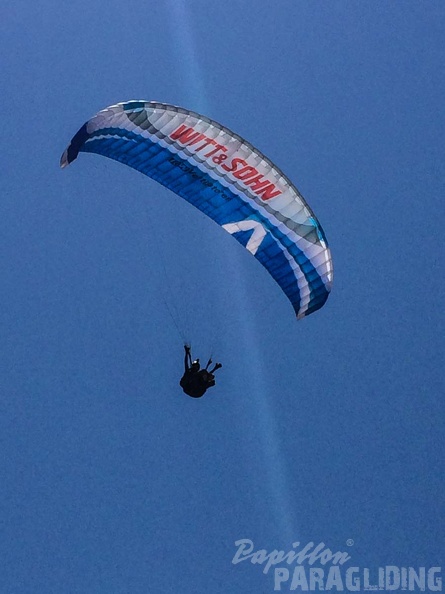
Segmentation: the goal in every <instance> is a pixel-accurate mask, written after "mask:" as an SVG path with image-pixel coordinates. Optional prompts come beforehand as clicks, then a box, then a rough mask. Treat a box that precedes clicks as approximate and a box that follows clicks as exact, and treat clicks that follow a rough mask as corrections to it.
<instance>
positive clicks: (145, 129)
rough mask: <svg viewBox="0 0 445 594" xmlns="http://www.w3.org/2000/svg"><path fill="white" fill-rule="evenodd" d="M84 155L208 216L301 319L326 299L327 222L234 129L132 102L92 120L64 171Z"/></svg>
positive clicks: (329, 270) (329, 274)
mask: <svg viewBox="0 0 445 594" xmlns="http://www.w3.org/2000/svg"><path fill="white" fill-rule="evenodd" d="M79 152H92V153H98V154H100V155H104V156H106V157H109V158H111V159H115V160H116V161H120V162H121V163H124V164H126V165H128V166H130V167H133V168H134V169H137V170H138V171H141V172H142V173H144V174H146V175H148V176H149V177H151V178H153V179H155V180H156V181H158V182H160V183H161V184H163V185H164V186H166V187H167V188H170V189H171V190H172V191H174V192H176V193H177V194H179V196H182V197H183V198H184V199H185V200H187V201H188V202H190V203H191V204H193V205H194V206H195V207H196V208H198V209H199V210H201V211H202V212H203V213H205V214H206V215H208V216H209V217H210V218H211V219H213V220H214V221H215V222H216V223H217V224H218V225H220V226H221V227H222V228H223V229H225V230H226V231H227V232H228V233H230V234H231V235H232V236H233V237H234V238H235V239H237V240H238V241H239V243H241V244H242V245H243V246H244V247H245V248H246V249H247V250H248V251H249V252H250V253H251V254H252V255H253V256H255V258H256V259H257V260H258V261H259V262H261V264H262V265H263V266H264V267H265V268H266V269H267V270H268V272H269V273H270V274H271V276H272V277H273V278H274V279H275V280H276V282H277V283H278V284H279V285H280V287H281V289H282V290H283V291H284V293H285V294H286V295H287V297H288V298H289V300H290V301H291V303H292V305H293V307H294V309H295V313H296V315H297V317H298V318H303V317H305V316H307V315H309V314H310V313H312V312H314V311H316V310H317V309H320V307H322V306H323V305H324V303H325V302H326V299H327V298H328V295H329V292H330V290H331V286H332V280H333V267H332V258H331V253H330V250H329V247H328V243H327V240H326V236H325V233H324V231H323V229H322V227H321V225H320V223H319V222H318V220H317V218H316V217H315V215H314V213H313V212H312V210H311V209H310V207H309V206H308V204H307V203H306V201H305V200H304V199H303V197H302V196H301V194H300V193H299V191H298V190H297V188H296V187H295V186H294V185H293V184H292V182H291V181H290V180H289V179H288V178H287V177H286V176H285V175H284V174H283V173H282V172H281V171H280V169H278V168H277V167H276V166H275V165H274V164H273V163H272V162H271V161H270V160H269V159H268V158H267V157H265V156H264V155H263V154H262V153H261V152H260V151H258V150H257V149H255V148H254V147H253V146H252V145H251V144H250V143H248V142H247V141H246V140H244V139H242V138H241V137H240V136H238V135H237V134H235V133H234V132H231V131H230V130H229V129H228V128H225V127H224V126H221V125H220V124H218V123H217V122H215V121H213V120H210V119H209V118H207V117H205V116H203V115H199V114H197V113H195V112H192V111H188V110H186V109H183V108H181V107H175V106H173V105H166V104H163V103H156V102H146V101H129V102H127V103H119V104H117V105H112V106H111V107H107V108H106V109H104V110H102V111H100V112H99V113H98V114H97V115H95V116H94V117H93V118H92V119H91V120H89V121H88V122H86V123H85V124H84V125H83V126H82V127H81V128H80V130H79V131H78V132H77V134H76V135H75V136H74V137H73V139H72V140H71V143H70V144H69V146H68V147H67V149H66V150H65V152H64V153H63V155H62V158H61V162H60V164H61V167H66V166H67V165H68V164H69V163H71V162H72V161H74V160H75V159H76V158H77V156H78V154H79Z"/></svg>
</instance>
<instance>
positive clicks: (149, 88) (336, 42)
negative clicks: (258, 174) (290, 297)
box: [0, 0, 445, 594]
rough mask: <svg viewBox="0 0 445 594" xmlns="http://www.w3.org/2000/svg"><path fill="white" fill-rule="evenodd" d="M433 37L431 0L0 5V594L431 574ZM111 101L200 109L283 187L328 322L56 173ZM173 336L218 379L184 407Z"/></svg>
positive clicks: (437, 280) (435, 419)
mask: <svg viewBox="0 0 445 594" xmlns="http://www.w3.org/2000/svg"><path fill="white" fill-rule="evenodd" d="M444 24H445V7H444V4H443V3H442V2H439V1H431V2H417V1H406V2H403V3H402V2H381V1H378V0H377V1H373V2H371V1H367V0H362V1H361V2H353V1H341V2H340V1H335V0H325V1H324V2H321V1H311V2H309V1H307V2H306V1H305V2H302V1H299V0H279V1H277V2H258V1H253V0H249V1H245V2H237V1H235V0H225V1H224V2H211V1H210V2H209V1H208V0H187V1H186V0H166V1H160V2H157V3H154V2H132V1H131V0H129V1H128V2H126V3H121V2H116V1H114V0H110V1H109V2H104V1H102V0H96V1H93V2H91V1H88V2H87V1H86V0H76V1H75V2H66V1H64V0H63V1H61V0H57V1H56V0H42V1H41V2H30V1H29V0H28V1H27V2H22V3H20V2H19V3H6V4H5V6H2V7H1V8H0V32H1V35H0V55H1V58H0V63H1V81H0V85H1V93H0V103H1V105H2V119H1V122H2V124H1V135H0V142H1V144H2V150H1V155H2V168H1V178H0V183H1V190H2V191H1V200H0V228H1V229H0V259H1V264H0V266H1V278H2V283H1V285H2V286H1V291H0V336H1V350H2V352H1V357H0V395H1V400H0V403H1V412H0V445H1V456H0V527H1V531H0V567H1V571H0V583H1V586H0V590H1V592H2V594H3V592H4V593H5V594H28V593H29V594H38V593H40V592H42V593H43V592H44V593H45V594H52V593H54V594H60V593H69V594H71V593H76V594H77V593H79V594H80V593H82V594H124V593H125V594H127V593H128V594H146V593H151V592H156V593H158V592H163V593H178V594H179V593H181V594H183V593H185V592H190V593H193V594H204V593H205V594H209V593H212V594H218V593H221V594H223V593H224V594H226V593H228V592H230V593H234V594H237V593H243V594H245V593H250V592H252V593H255V594H260V593H266V592H272V591H273V579H272V576H271V575H267V576H265V575H263V574H262V573H261V568H260V567H258V566H253V565H251V564H247V563H243V564H239V565H232V563H231V560H232V557H233V555H234V553H235V550H236V548H235V546H234V542H235V541H236V540H238V539H241V538H250V539H252V540H253V541H254V543H255V547H256V548H265V549H267V550H269V551H270V550H272V549H274V548H278V549H284V550H288V549H289V548H290V546H291V543H292V542H294V541H301V542H302V543H307V542H309V541H314V542H316V543H318V542H321V541H323V542H325V543H326V545H327V546H329V547H330V548H331V549H333V550H346V549H347V546H346V541H347V540H348V539H352V540H353V541H354V545H353V546H352V547H350V548H349V549H347V550H348V552H349V553H350V555H351V557H352V561H353V563H354V565H357V566H360V567H371V568H372V567H377V566H379V565H380V566H385V565H397V566H408V565H412V566H416V567H417V566H423V565H425V566H435V565H438V566H444V567H445V560H444V557H443V552H444V551H445V537H444V529H443V528H444V526H443V517H444V515H445V510H444V501H445V497H444V492H445V484H444V482H445V468H444V456H443V452H444V447H445V439H444V401H443V398H444V371H443V369H444V357H443V346H444V343H443V336H444V314H443V302H444V289H445V284H444V275H443V226H444V208H443V197H444V190H445V187H444V186H445V184H444V179H445V165H444V163H445V161H444V156H445V155H444V152H445V151H444V133H445V122H444V119H445V118H444V109H443V104H444V96H445V80H444V72H445V69H444V57H445V56H444V54H445V51H444V39H443V32H444ZM129 99H146V100H156V101H161V102H166V103H173V104H177V105H181V106H184V107H187V108H189V109H192V110H195V111H200V112H204V113H205V114H207V115H208V116H210V117H212V118H214V119H215V120H217V121H219V122H221V123H222V124H224V125H226V126H227V127H229V128H231V129H232V130H235V131H236V132H238V133H239V134H241V135H242V136H244V137H245V138H247V139H248V140H249V141H250V142H252V143H253V144H254V145H256V146H257V147H258V148H259V149H260V150H262V151H263V152H265V153H266V154H267V155H268V156H269V157H270V158H271V159H272V160H273V161H274V162H275V163H276V164H277V165H278V166H279V167H280V168H281V169H282V170H283V171H284V172H285V173H286V175H288V176H289V177H290V178H291V179H292V180H293V181H294V182H295V184H296V185H297V187H298V188H299V189H300V190H301V192H302V193H303V195H304V196H305V198H306V199H307V200H308V202H309V204H310V205H311V207H312V208H313V209H314V211H315V213H316V214H317V216H318V217H319V219H320V221H321V223H322V225H323V227H324V229H325V231H326V234H327V237H328V239H329V241H330V245H331V249H332V254H333V259H334V271H335V275H334V289H333V292H332V295H331V297H330V298H329V300H328V302H327V304H326V306H325V307H324V308H323V309H322V310H320V311H319V312H317V313H315V314H314V315H312V316H310V317H309V318H307V319H305V320H303V321H301V322H297V321H296V319H295V318H294V314H293V310H292V307H291V305H290V303H289V302H288V301H287V299H286V298H285V296H284V295H283V294H282V293H281V292H280V289H279V288H278V286H277V285H276V284H275V283H274V281H273V280H272V279H271V278H270V276H269V275H268V274H267V272H266V271H265V270H264V269H263V268H262V267H261V266H260V265H259V264H258V263H257V262H256V261H255V260H254V259H253V258H252V257H251V256H250V255H249V254H248V253H246V252H245V251H244V250H243V249H242V247H241V246H240V245H239V244H238V243H237V242H236V241H234V240H233V238H231V237H230V236H229V235H228V234H226V233H224V232H223V231H222V230H220V229H219V228H218V227H216V226H215V224H214V223H212V221H210V220H208V219H206V218H205V217H204V216H203V215H201V213H199V212H197V211H196V210H194V209H193V208H192V207H190V205H188V204H186V203H185V202H184V201H181V200H180V199H179V198H178V197H177V196H175V195H174V194H172V193H171V192H169V191H167V190H166V189H165V188H163V187H161V186H159V185H158V184H156V183H155V182H153V181H152V180H149V179H147V178H145V177H144V176H141V175H140V174H138V173H136V172H135V171H132V170H130V169H128V168H125V167H123V166H121V165H119V164H117V163H114V162H111V161H108V160H106V159H103V158H101V157H98V156H95V155H81V156H80V158H79V160H78V161H77V162H76V163H74V164H73V165H72V166H71V167H70V168H69V169H68V170H65V171H61V170H60V169H59V165H58V162H59V158H60V155H61V153H62V151H63V150H64V148H65V146H66V145H67V143H68V142H69V140H70V138H71V136H72V135H73V134H74V132H76V130H77V129H78V128H79V127H80V125H82V123H83V122H84V121H85V120H87V119H88V118H89V117H91V116H92V115H93V114H94V113H95V112H97V111H98V110H99V109H102V108H104V107H106V106H107V105H110V104H112V103H116V102H118V101H125V100H129ZM173 320H175V322H177V323H178V322H179V326H180V330H181V332H178V330H177V328H176V325H175V323H174V321H173ZM182 333H184V336H186V337H187V339H189V340H191V342H192V346H193V347H194V354H195V355H196V356H200V357H201V358H202V359H205V358H206V357H207V356H208V354H209V352H210V351H212V352H213V355H214V357H215V358H216V359H218V360H221V361H222V363H223V365H224V367H223V369H222V370H221V372H219V376H218V384H217V386H216V387H215V388H214V389H213V390H212V392H210V393H209V394H208V396H207V397H206V398H203V399H202V400H198V401H194V400H192V399H189V398H187V397H186V396H185V395H184V394H182V392H181V390H180V388H179V386H178V380H179V377H180V374H181V369H182V356H183V353H182ZM287 591H289V587H287Z"/></svg>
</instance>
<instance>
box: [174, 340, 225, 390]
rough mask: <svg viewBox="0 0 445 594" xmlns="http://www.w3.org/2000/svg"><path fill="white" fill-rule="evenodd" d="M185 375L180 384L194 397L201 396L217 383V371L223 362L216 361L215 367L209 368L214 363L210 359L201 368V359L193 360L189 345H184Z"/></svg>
mask: <svg viewBox="0 0 445 594" xmlns="http://www.w3.org/2000/svg"><path fill="white" fill-rule="evenodd" d="M184 351H185V356H184V375H183V376H182V378H181V381H180V382H179V385H180V386H181V388H182V389H183V390H184V392H185V393H186V394H187V396H191V397H192V398H201V397H202V396H204V394H205V393H206V391H207V390H208V389H209V388H212V387H213V386H214V385H215V375H214V373H215V371H216V370H217V369H220V368H221V367H222V365H221V363H216V364H215V365H214V367H213V369H209V367H210V365H211V364H212V363H213V361H212V359H209V360H208V362H207V365H206V366H205V368H204V369H201V365H200V363H199V359H196V360H195V361H192V354H191V350H190V346H189V345H187V344H186V345H184Z"/></svg>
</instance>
